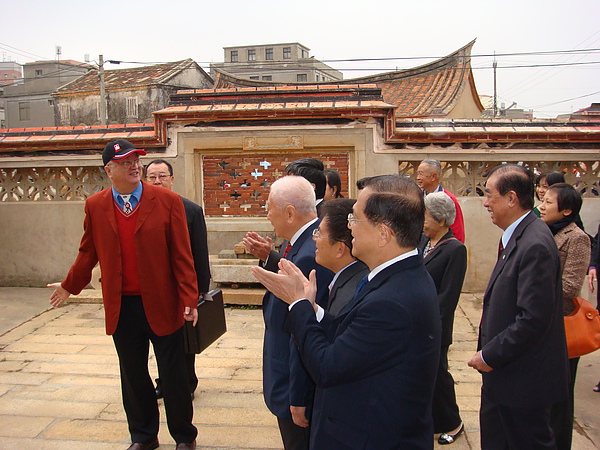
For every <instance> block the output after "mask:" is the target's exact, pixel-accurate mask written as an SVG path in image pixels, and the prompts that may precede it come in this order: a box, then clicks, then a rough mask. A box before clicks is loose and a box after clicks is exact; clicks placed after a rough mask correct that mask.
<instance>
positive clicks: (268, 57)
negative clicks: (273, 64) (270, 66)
mask: <svg viewBox="0 0 600 450" xmlns="http://www.w3.org/2000/svg"><path fill="white" fill-rule="evenodd" d="M265 59H266V60H267V61H273V49H272V48H267V49H265Z"/></svg>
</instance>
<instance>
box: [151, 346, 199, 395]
mask: <svg viewBox="0 0 600 450" xmlns="http://www.w3.org/2000/svg"><path fill="white" fill-rule="evenodd" d="M185 370H186V371H187V376H188V380H189V382H190V393H192V394H193V393H194V391H195V390H196V388H197V387H198V376H197V375H196V354H195V353H186V354H185ZM159 387H160V389H161V390H162V381H161V379H160V378H157V379H156V388H157V389H158V388H159Z"/></svg>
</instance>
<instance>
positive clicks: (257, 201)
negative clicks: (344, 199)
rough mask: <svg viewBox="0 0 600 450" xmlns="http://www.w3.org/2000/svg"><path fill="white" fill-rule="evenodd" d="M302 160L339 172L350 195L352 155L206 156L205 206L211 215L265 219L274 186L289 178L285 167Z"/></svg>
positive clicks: (204, 169) (343, 185) (345, 192)
mask: <svg viewBox="0 0 600 450" xmlns="http://www.w3.org/2000/svg"><path fill="white" fill-rule="evenodd" d="M299 158H318V159H320V160H321V161H323V164H324V166H325V168H328V169H335V170H337V171H338V172H339V173H340V178H341V179H342V194H344V195H347V192H348V154H347V153H332V154H329V153H328V154H326V155H323V154H290V153H286V154H277V153H273V154H263V155H260V156H258V155H256V156H253V155H250V156H243V155H226V156H223V155H221V156H218V155H216V156H204V157H203V159H202V166H203V175H204V206H205V214H206V215H207V216H265V215H266V211H265V204H266V202H267V197H268V196H269V188H270V186H271V184H272V183H273V182H274V181H275V180H276V179H277V178H280V177H281V176H283V175H285V166H287V165H288V164H289V163H290V162H292V161H294V160H296V159H299Z"/></svg>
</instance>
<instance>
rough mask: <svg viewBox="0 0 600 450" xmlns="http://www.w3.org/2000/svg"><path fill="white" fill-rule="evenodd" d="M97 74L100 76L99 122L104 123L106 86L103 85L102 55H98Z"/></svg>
mask: <svg viewBox="0 0 600 450" xmlns="http://www.w3.org/2000/svg"><path fill="white" fill-rule="evenodd" d="M99 60H100V63H99V64H98V66H99V67H98V76H99V77H100V124H101V125H106V88H105V86H104V55H100V56H99Z"/></svg>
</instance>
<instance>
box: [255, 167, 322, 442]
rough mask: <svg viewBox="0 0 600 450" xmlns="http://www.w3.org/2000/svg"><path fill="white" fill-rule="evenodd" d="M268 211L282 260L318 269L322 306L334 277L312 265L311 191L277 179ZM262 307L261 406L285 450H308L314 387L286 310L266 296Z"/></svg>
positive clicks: (298, 182) (292, 179)
mask: <svg viewBox="0 0 600 450" xmlns="http://www.w3.org/2000/svg"><path fill="white" fill-rule="evenodd" d="M267 209H268V213H267V218H268V219H269V221H270V222H271V224H272V225H273V228H274V229H275V234H276V235H277V236H278V237H280V238H283V239H285V240H286V241H288V242H289V244H288V245H287V246H286V248H285V249H282V251H283V253H282V258H284V259H288V260H290V261H292V262H294V263H295V264H296V265H297V266H298V267H299V268H300V269H301V270H302V272H303V273H304V274H305V275H306V276H308V274H309V273H310V271H311V270H313V269H316V271H317V277H318V280H319V282H318V286H317V303H319V304H320V305H321V306H323V307H325V306H326V305H327V299H328V295H329V291H328V285H329V283H330V282H331V280H332V279H333V272H331V271H330V270H328V269H326V268H324V267H322V266H320V265H319V264H317V263H316V262H315V242H314V241H313V239H312V233H313V230H315V229H316V228H317V227H318V225H319V220H318V219H317V210H316V207H315V192H314V189H313V187H312V186H311V184H310V183H309V182H308V181H307V180H306V179H305V178H303V177H299V176H285V177H283V178H280V179H278V180H277V181H275V182H274V183H273V185H272V186H271V191H270V193H269V198H268V199H267ZM262 307H263V316H264V319H265V339H264V347H263V392H264V397H265V402H266V404H267V406H268V407H269V409H270V410H271V412H272V413H273V414H274V415H275V416H276V417H277V421H278V424H279V430H280V432H281V437H282V439H283V443H284V447H285V449H286V450H287V449H307V448H308V442H309V435H310V427H309V423H310V414H311V409H312V404H313V398H314V389H315V385H314V383H313V381H312V379H311V377H310V375H309V374H308V373H307V372H306V370H305V369H304V366H303V364H302V362H301V361H300V356H299V354H298V351H297V350H296V346H295V345H294V343H293V341H292V336H291V335H290V334H289V333H288V331H287V330H286V329H285V322H286V318H287V315H288V305H287V304H286V303H284V302H283V301H281V300H280V299H279V298H277V297H276V296H275V295H273V294H272V293H271V292H269V291H267V292H266V293H265V296H264V298H263V303H262Z"/></svg>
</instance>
